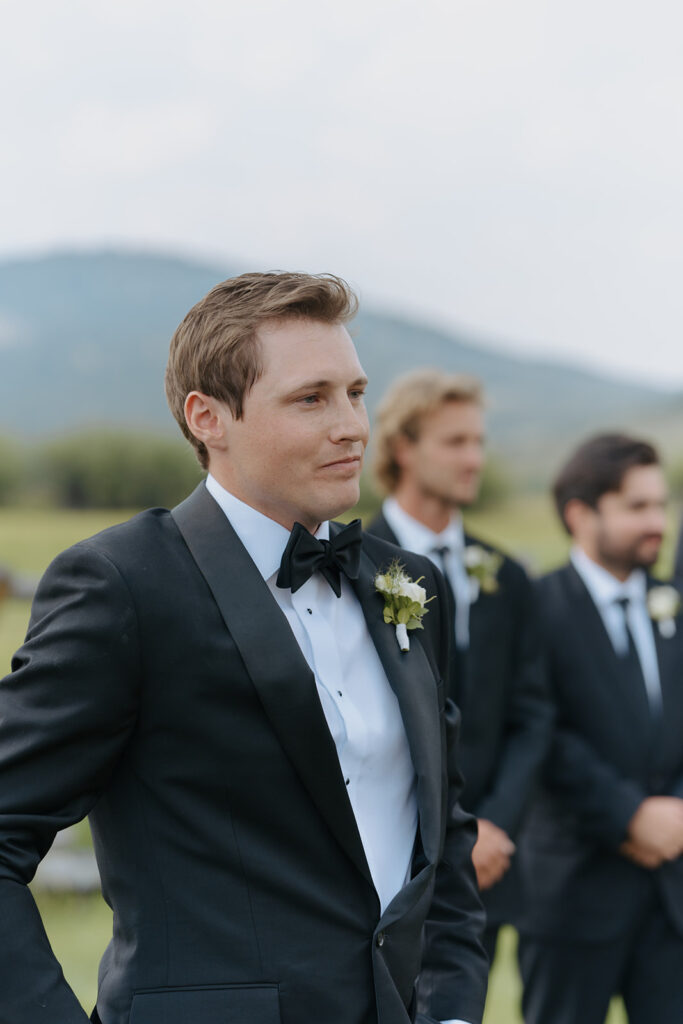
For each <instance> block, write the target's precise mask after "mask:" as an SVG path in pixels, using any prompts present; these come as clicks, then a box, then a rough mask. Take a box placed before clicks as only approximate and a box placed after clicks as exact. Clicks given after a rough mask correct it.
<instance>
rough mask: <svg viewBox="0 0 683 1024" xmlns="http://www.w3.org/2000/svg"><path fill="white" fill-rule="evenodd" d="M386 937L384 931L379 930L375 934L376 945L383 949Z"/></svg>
mask: <svg viewBox="0 0 683 1024" xmlns="http://www.w3.org/2000/svg"><path fill="white" fill-rule="evenodd" d="M384 939H385V935H384V932H377V935H376V936H375V945H376V946H377V948H378V949H381V948H382V946H383V945H384Z"/></svg>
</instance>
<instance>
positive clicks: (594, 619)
mask: <svg viewBox="0 0 683 1024" xmlns="http://www.w3.org/2000/svg"><path fill="white" fill-rule="evenodd" d="M566 573H567V577H566V578H567V583H568V585H569V588H570V590H571V594H572V598H573V608H574V612H575V615H576V624H577V627H578V631H579V635H580V636H581V638H582V642H583V646H584V648H585V649H586V651H587V652H588V653H589V656H590V658H591V659H592V660H594V661H595V662H596V666H597V668H598V669H599V671H600V675H601V677H602V678H603V679H608V680H609V679H611V680H612V684H613V686H614V687H615V696H616V698H617V699H618V700H619V701H620V702H621V704H622V705H623V704H624V701H626V700H628V703H629V706H630V707H631V710H632V712H633V714H634V716H635V718H636V721H637V723H638V725H639V726H642V722H643V720H644V719H645V720H646V721H648V720H649V719H650V705H649V702H648V698H647V691H646V690H645V686H644V685H640V686H639V687H638V690H637V691H634V689H633V687H632V686H625V685H624V678H623V675H622V674H621V673H620V671H619V658H618V656H617V654H616V653H615V650H614V647H613V646H612V641H611V640H610V638H609V634H608V632H607V630H606V629H605V624H604V622H603V621H602V615H601V614H600V612H599V611H598V609H597V608H596V606H595V602H594V601H593V598H592V597H591V596H590V594H589V592H588V589H587V588H586V585H585V583H584V582H583V580H582V579H581V577H580V576H579V574H578V572H577V571H576V569H575V568H574V566H573V565H569V566H567V569H566Z"/></svg>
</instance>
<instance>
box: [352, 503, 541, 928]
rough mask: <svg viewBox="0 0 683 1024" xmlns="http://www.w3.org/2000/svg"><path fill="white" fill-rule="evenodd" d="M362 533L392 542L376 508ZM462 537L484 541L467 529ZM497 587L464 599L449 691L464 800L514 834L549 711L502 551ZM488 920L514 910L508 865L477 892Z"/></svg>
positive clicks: (530, 602)
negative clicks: (465, 619)
mask: <svg viewBox="0 0 683 1024" xmlns="http://www.w3.org/2000/svg"><path fill="white" fill-rule="evenodd" d="M368 532H369V533H371V534H373V535H375V536H378V537H382V538H384V539H385V540H389V541H392V542H393V543H396V536H395V534H394V533H393V531H392V530H391V527H390V526H389V524H388V523H387V521H386V519H385V518H384V516H383V515H380V516H378V518H377V519H375V520H374V521H373V523H371V525H370V526H369V527H368ZM465 543H466V544H478V545H480V546H481V547H484V548H486V549H487V550H489V551H491V550H493V548H491V546H490V545H488V544H485V543H484V542H483V541H481V540H478V539H477V538H475V537H472V536H470V535H466V537H465ZM498 581H499V584H500V585H499V589H498V590H497V591H496V593H494V594H484V593H483V592H482V593H480V594H479V596H478V598H477V600H476V601H475V602H474V603H473V604H472V605H471V606H470V615H469V632H470V644H469V649H468V651H467V653H466V655H465V656H460V657H459V658H458V670H459V671H457V672H456V673H455V674H454V675H455V680H454V685H453V690H452V696H453V699H454V701H455V703H456V704H457V706H458V707H459V708H460V711H461V712H462V728H461V739H460V743H461V756H460V764H461V767H462V771H463V775H464V779H465V785H464V789H463V793H462V797H461V802H462V805H463V807H465V808H466V809H467V810H468V811H470V813H472V814H475V815H476V816H477V817H478V818H487V819H488V820H489V821H492V822H493V823H494V824H496V825H498V826H499V827H500V828H502V829H504V830H505V831H506V832H507V834H508V835H509V836H511V837H512V838H513V839H515V838H516V836H517V833H518V830H519V827H520V824H521V822H522V820H523V817H524V813H525V811H526V809H527V807H528V805H529V802H530V799H531V796H532V793H533V789H534V786H535V783H536V779H537V778H538V774H539V772H540V770H541V767H542V764H543V760H544V758H545V756H546V753H547V750H548V747H549V744H550V736H551V726H552V711H551V707H550V703H549V702H548V700H547V696H546V692H545V687H544V678H543V672H542V666H541V659H540V650H539V637H538V629H537V619H536V614H535V607H534V599H533V592H532V589H531V584H530V582H529V579H528V577H527V575H526V573H525V572H524V570H523V569H522V567H521V566H520V565H519V564H518V563H517V562H515V561H513V560H512V559H511V558H508V557H507V556H504V558H503V564H502V566H501V569H500V571H499V573H498ZM484 903H485V906H486V910H487V915H488V919H489V922H490V923H491V924H497V923H500V922H502V921H505V920H513V919H514V918H515V916H516V913H517V911H518V909H519V906H518V905H519V892H518V885H517V884H516V877H515V872H513V873H512V874H510V873H508V875H507V876H506V877H505V878H504V879H503V880H502V882H501V883H500V884H499V885H497V886H494V887H493V889H490V890H488V891H487V892H486V893H484Z"/></svg>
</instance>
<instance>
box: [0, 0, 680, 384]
mask: <svg viewBox="0 0 683 1024" xmlns="http://www.w3.org/2000/svg"><path fill="white" fill-rule="evenodd" d="M0 15H1V23H2V33H1V34H0V89H1V91H2V96H3V100H2V108H3V117H2V143H1V144H0V181H1V182H2V188H1V189H0V224H1V225H2V227H1V229H0V258H3V259H6V258H11V257H14V256H19V255H29V254H35V253H39V252H43V251H46V250H53V249H55V248H61V247H74V246H78V247H83V246H91V245H97V246H99V245H102V244H106V245H111V244H126V245H128V244H131V245H135V246H144V247H147V248H159V249H162V250H164V251H168V250H172V251H176V252H180V253H182V254H189V255H196V256H199V257H202V258H206V257H208V258H210V259H212V260H218V261H221V260H222V261H224V262H226V263H227V262H233V263H234V262H237V263H239V264H240V265H241V266H246V265H248V266H250V267H255V268H273V267H278V268H284V267H286V268H295V269H306V270H315V271H318V270H331V271H334V272H337V273H340V274H342V275H344V276H346V277H348V278H349V279H350V280H351V281H352V282H353V283H354V284H355V285H357V286H358V288H359V289H360V291H361V295H362V297H363V299H364V300H365V302H367V303H372V304H374V305H381V306H383V307H388V308H394V309H402V310H407V311H410V312H412V313H418V314H420V315H421V316H424V317H425V318H427V319H428V320H430V321H432V322H434V323H437V324H445V325H456V326H461V327H465V328H468V329H471V330H474V331H476V332H478V333H480V334H482V335H485V336H490V337H493V338H495V339H497V340H498V341H499V342H500V343H501V344H507V345H510V346H513V347H516V348H518V349H520V350H524V351H528V352H539V353H543V354H546V355H552V356H557V357H559V356H567V355H569V356H572V357H573V358H576V359H578V360H580V361H582V362H587V363H589V364H591V365H594V366H601V367H604V368H607V369H609V370H610V371H611V372H619V373H621V374H624V375H628V376H630V377H636V378H640V379H643V380H645V379H647V380H651V381H656V382H662V383H665V384H667V385H675V386H679V387H683V344H682V338H683V289H682V286H681V282H682V281H683V116H682V114H681V97H682V96H683V7H682V6H681V4H680V3H679V2H675V0H649V2H648V3H647V4H646V3H643V2H642V0H640V2H634V0H571V2H569V0H566V2H565V0H559V2H558V0H545V2H540V0H514V2H511V0H420V3H419V4H418V3H417V2H411V3H407V2H404V0H343V2H341V3H337V4H330V3H325V2H323V0H288V2H284V0H282V2H275V0H249V2H245V3H240V4H237V3H235V2H232V0H193V2H192V3H187V2H186V0H116V2H114V3H108V4H99V3H93V2H92V0H63V2H62V3H60V4H57V3H54V0H34V2H31V0H22V2H14V0H9V2H8V0H0Z"/></svg>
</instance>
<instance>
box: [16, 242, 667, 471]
mask: <svg viewBox="0 0 683 1024" xmlns="http://www.w3.org/2000/svg"><path fill="white" fill-rule="evenodd" d="M243 269H246V268H242V267H237V266H216V265H208V264H202V263H198V262H193V261H190V260H186V259H182V258H179V257H173V256H165V255H158V254H155V253H145V252H135V251H132V252H131V251H96V252H65V253H55V254H53V255H49V256H44V257H41V258H35V259H17V260H9V261H5V262H3V263H0V433H8V434H12V435H14V436H19V437H22V436H23V437H27V438H30V437H36V436H44V435H49V434H54V433H61V432H64V431H66V430H72V429H75V428H78V427H83V426H89V425H92V424H95V423H97V424H109V425H128V426H133V427H136V426H140V427H146V428H151V429H154V430H155V431H159V432H169V431H172V430H175V429H176V428H175V424H174V423H173V421H172V419H171V416H170V414H169V412H168V409H167V407H166V401H165V397H164V392H163V369H164V365H165V362H166V356H167V352H168V342H169V340H170V337H171V335H172V333H173V331H174V330H175V327H176V326H177V324H178V323H179V322H180V320H181V319H182V318H183V316H184V315H185V313H186V312H187V310H188V309H189V308H190V306H191V305H193V304H194V303H195V302H196V301H197V300H198V299H200V298H201V297H202V295H204V294H205V293H206V292H207V291H208V290H209V289H210V288H211V287H212V286H213V285H214V284H215V283H216V282H217V281H220V280H222V279H224V278H226V277H229V276H230V275H232V274H235V273H240V272H241V270H243ZM351 331H352V334H353V336H354V339H355V341H356V345H357V347H358V351H359V355H360V358H361V362H362V363H363V365H364V367H365V369H366V371H367V373H368V376H369V377H370V382H371V383H370V387H369V393H368V404H369V407H370V411H371V412H372V410H373V408H374V406H375V404H376V402H377V399H378V398H379V396H380V394H381V393H382V392H383V391H384V389H385V387H386V386H387V384H388V383H389V381H390V380H392V379H393V378H394V377H395V376H397V375H398V374H400V373H404V372H405V371H407V370H409V369H412V368H414V367H416V366H423V365H429V366H438V367H443V368H444V369H447V370H453V371H457V370H460V371H464V372H467V373H471V374H474V375H476V376H477V377H480V378H481V379H482V381H483V382H484V385H485V388H486V391H487V395H488V400H489V406H490V434H491V438H492V441H493V445H494V447H495V448H496V449H497V450H499V451H500V452H501V453H502V454H503V455H505V457H506V458H508V459H512V460H513V461H514V462H516V463H519V464H520V465H521V464H522V463H523V464H525V465H526V466H527V468H529V467H531V466H534V467H541V466H544V465H546V464H547V463H548V461H549V460H550V459H551V458H555V457H556V453H557V452H559V451H564V450H565V447H566V446H568V445H571V444H572V443H573V442H574V440H575V439H576V438H577V437H580V436H582V435H584V434H585V433H586V432H587V431H589V430H593V429H597V428H602V427H605V426H609V427H619V426H621V427H626V428H630V429H633V430H637V429H639V424H640V423H650V424H654V425H655V431H657V428H656V424H658V423H659V424H662V423H669V424H670V423H671V422H672V420H671V417H673V422H676V423H678V422H680V412H681V410H682V409H683V399H682V398H681V396H680V395H679V396H673V395H671V394H669V393H666V392H663V391H659V390H657V389H656V388H652V387H645V386H640V385H638V384H630V383H624V382H623V381H619V380H617V379H612V378H609V377H608V376H605V375H600V374H596V373H591V372H589V371H587V370H582V369H579V368H577V367H574V366H571V365H569V364H564V363H560V362H550V361H543V360H538V359H528V358H519V357H515V356H514V355H511V354H510V352H509V351H506V352H503V351H497V350H496V348H495V346H494V345H493V344H490V343H486V342H485V341H483V340H481V339H478V338H475V337H472V336H470V335H468V334H466V333H463V332H458V331H452V332H447V331H444V330H438V329H435V328H433V327H430V326H428V325H427V324H424V323H420V322H418V321H416V320H412V319H407V318H403V317H399V316H394V315H390V314H385V313H382V312H380V311H377V310H371V309H364V310H363V311H362V312H361V313H360V314H359V315H358V317H357V318H356V320H355V321H354V322H353V324H352V327H351Z"/></svg>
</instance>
